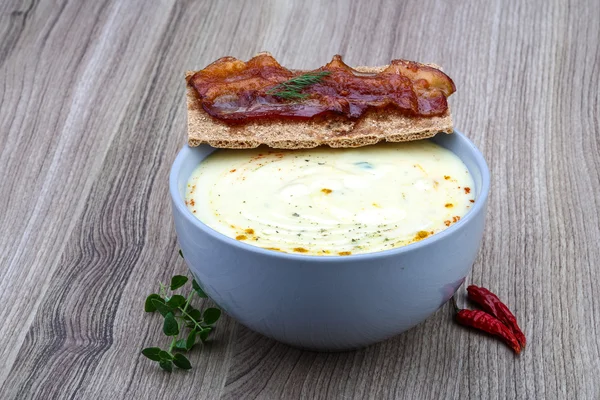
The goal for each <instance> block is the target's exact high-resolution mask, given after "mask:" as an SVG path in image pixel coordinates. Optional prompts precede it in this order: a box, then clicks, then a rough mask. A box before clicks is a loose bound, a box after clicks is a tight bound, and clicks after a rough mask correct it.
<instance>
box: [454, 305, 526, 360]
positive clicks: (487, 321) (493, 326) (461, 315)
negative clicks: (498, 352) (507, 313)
mask: <svg viewBox="0 0 600 400" xmlns="http://www.w3.org/2000/svg"><path fill="white" fill-rule="evenodd" d="M456 320H457V321H458V322H459V323H460V324H461V325H466V326H470V327H472V328H475V329H479V330H481V331H484V332H487V333H489V334H492V335H494V336H498V337H499V338H501V339H502V340H503V341H504V342H505V343H506V344H508V345H509V346H510V347H511V348H512V349H513V350H514V351H515V353H517V354H519V353H521V346H520V345H519V341H518V340H517V338H516V337H515V335H514V334H513V333H512V331H511V330H510V329H508V327H507V326H506V325H504V324H503V323H502V322H501V321H500V320H499V319H497V318H496V317H494V316H492V315H490V314H488V313H486V312H485V311H481V310H466V309H463V310H459V311H458V313H457V314H456Z"/></svg>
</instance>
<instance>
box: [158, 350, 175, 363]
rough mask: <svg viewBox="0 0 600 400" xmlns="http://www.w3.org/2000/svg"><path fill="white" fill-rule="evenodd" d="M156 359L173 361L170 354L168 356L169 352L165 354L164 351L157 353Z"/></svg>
mask: <svg viewBox="0 0 600 400" xmlns="http://www.w3.org/2000/svg"><path fill="white" fill-rule="evenodd" d="M159 350H160V349H159ZM158 357H159V358H160V359H161V360H172V359H173V356H172V355H171V354H169V352H167V351H164V350H160V351H159V352H158Z"/></svg>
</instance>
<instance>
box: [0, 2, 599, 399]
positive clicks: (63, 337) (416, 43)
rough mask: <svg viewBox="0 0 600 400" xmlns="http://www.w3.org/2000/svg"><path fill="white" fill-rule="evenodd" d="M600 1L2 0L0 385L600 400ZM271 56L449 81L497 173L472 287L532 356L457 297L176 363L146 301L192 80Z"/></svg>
mask: <svg viewBox="0 0 600 400" xmlns="http://www.w3.org/2000/svg"><path fill="white" fill-rule="evenodd" d="M599 19H600V3H599V2H598V1H596V0H587V1H584V0H581V1H577V0H573V1H562V0H547V1H542V0H536V1H527V2H525V1H522V2H502V1H493V2H487V1H486V2H483V1H481V2H469V1H453V2H444V1H434V0H423V1H419V2H397V1H385V0H370V1H364V2H363V1H354V2H350V1H347V2H346V1H326V0H322V1H307V0H298V1H283V0H271V1H267V0H265V1H247V0H246V1H244V0H236V1H192V0H190V1H175V0H162V1H159V0H156V1H154V0H153V1H150V0H128V1H110V0H93V1H92V0H90V1H69V2H68V1H64V0H48V1H46V0H24V1H17V0H5V1H2V2H1V3H0V99H1V100H0V143H1V145H0V168H1V170H0V171H1V173H0V209H2V210H3V212H2V213H0V303H1V304H3V307H1V308H0V321H2V323H1V324H0V337H1V338H2V342H3V343H2V346H0V359H1V360H2V362H0V398H2V399H31V398H38V399H63V398H64V399H147V398H161V399H162V398H165V399H190V398H202V399H218V398H224V399H242V398H244V399H246V398H248V399H252V398H260V399H276V398H283V399H296V398H317V399H338V398H339V399H350V398H356V399H365V398H373V399H404V398H405V399H454V398H461V399H467V398H468V399H507V398H510V399H513V398H519V399H533V398H540V399H544V398H546V399H598V398H600V382H599V379H598V377H599V376H600V326H599V325H600V300H599V298H600V217H599V210H600V126H599V125H600V122H599V119H600V104H599V103H600V23H598V21H599ZM260 50H268V51H271V52H272V53H273V54H274V55H275V56H276V57H277V59H278V60H280V61H281V62H282V64H283V65H286V66H292V67H296V68H315V67H318V66H320V65H322V64H324V63H325V62H327V61H329V59H330V57H331V56H332V55H333V54H335V53H340V54H343V55H344V57H345V60H347V62H348V63H349V64H350V65H380V64H386V63H388V62H389V60H390V59H392V58H406V59H413V60H418V61H422V62H434V63H437V64H440V65H442V66H443V67H444V69H445V70H446V71H447V72H448V73H449V75H450V76H452V78H453V79H454V81H455V83H456V86H457V87H458V92H457V93H456V94H455V95H454V96H453V97H452V99H451V102H452V107H453V114H454V119H455V126H456V127H457V128H458V129H459V130H461V131H463V132H465V133H466V134H467V135H468V136H469V137H470V138H471V139H472V140H473V141H474V142H475V143H476V144H477V145H478V146H479V147H480V149H481V150H482V151H483V152H484V154H485V156H486V159H487V161H488V163H489V166H490V170H491V174H492V191H491V196H490V201H489V210H488V220H487V227H486V231H485V236H484V241H483V246H482V249H481V252H480V256H479V258H478V260H477V262H476V264H475V266H474V268H473V273H472V274H471V276H470V277H469V278H468V280H469V282H474V283H477V284H482V285H485V286H487V287H489V288H491V289H492V290H494V291H495V292H497V293H498V295H499V296H500V297H501V298H502V299H504V300H505V301H506V302H507V303H508V304H509V306H510V307H511V308H512V309H513V310H514V311H515V313H516V314H517V316H518V317H519V320H520V321H521V323H522V326H523V328H524V330H525V332H526V334H527V337H528V347H527V349H526V350H525V351H524V352H523V353H522V355H521V356H520V357H515V356H514V355H513V354H511V352H510V350H509V349H508V348H507V347H506V346H504V345H502V344H501V343H499V342H497V341H496V340H493V339H491V338H489V337H487V336H483V335H480V334H477V333H474V332H472V331H467V330H465V329H463V328H461V327H459V326H457V325H455V324H454V323H452V322H451V310H450V309H449V307H448V308H446V307H444V308H442V309H441V310H439V311H438V312H437V313H436V314H435V315H433V316H432V317H430V318H429V319H428V320H427V321H425V322H424V323H422V324H421V325H419V326H418V327H416V328H414V329H412V330H410V331H408V332H406V333H405V334H402V335H399V336H397V337H395V338H393V339H391V340H388V341H386V342H383V343H381V344H378V345H374V346H371V347H369V348H366V349H363V350H359V351H355V352H345V353H313V352H307V351H301V350H297V349H293V348H290V347H287V346H285V345H283V344H279V343H276V342H274V341H272V340H270V339H267V338H265V337H262V336H260V335H258V334H256V333H253V332H251V331H249V330H248V329H246V328H244V327H243V326H241V325H239V324H237V323H236V322H235V321H233V320H231V319H230V318H227V317H226V318H224V319H223V320H221V321H220V322H219V323H218V329H217V330H216V332H215V333H216V334H215V336H214V341H213V342H212V344H211V345H209V346H206V347H205V348H204V349H202V350H201V351H195V352H193V353H192V355H191V361H192V363H193V364H194V366H195V367H194V369H192V370H191V371H189V372H182V371H178V372H177V373H173V374H167V373H163V372H162V371H160V370H159V369H158V368H157V367H156V365H154V363H151V362H149V361H148V360H147V359H145V358H143V357H142V356H141V355H140V354H139V351H140V349H141V348H143V347H146V346H150V345H155V344H161V343H165V339H164V337H163V336H162V334H161V332H160V323H159V322H158V321H157V320H156V319H155V318H153V317H152V316H150V315H146V314H145V313H144V312H143V301H144V298H145V295H147V294H149V293H151V292H152V291H154V290H155V288H156V283H157V281H158V280H163V281H165V280H166V279H168V277H169V276H171V275H173V274H174V273H185V272H186V266H185V264H184V262H183V261H182V260H181V259H180V258H179V257H178V256H177V249H178V248H177V242H176V237H175V232H174V229H173V224H172V218H171V214H170V199H169V195H168V188H167V176H168V171H169V168H170V165H171V163H172V162H173V160H174V158H175V155H176V152H177V151H178V149H179V148H181V147H182V146H183V145H184V143H185V123H186V113H185V97H184V82H183V79H182V77H183V72H184V71H186V70H189V69H198V68H202V67H203V66H205V65H206V64H208V63H209V62H211V61H213V60H215V59H217V58H218V57H220V56H223V55H234V56H236V57H239V58H243V59H247V58H249V57H250V56H252V55H253V54H254V53H256V52H258V51H260Z"/></svg>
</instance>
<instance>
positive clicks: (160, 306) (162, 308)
mask: <svg viewBox="0 0 600 400" xmlns="http://www.w3.org/2000/svg"><path fill="white" fill-rule="evenodd" d="M150 302H151V303H152V305H154V307H156V309H157V310H158V312H159V313H160V315H162V316H163V317H166V316H167V314H168V313H170V312H171V311H172V310H171V307H169V306H168V305H166V304H165V302H164V300H163V299H161V298H158V299H151V300H150Z"/></svg>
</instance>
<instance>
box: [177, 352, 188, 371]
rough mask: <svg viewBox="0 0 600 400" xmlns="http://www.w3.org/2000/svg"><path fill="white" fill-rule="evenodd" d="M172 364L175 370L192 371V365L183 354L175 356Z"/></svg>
mask: <svg viewBox="0 0 600 400" xmlns="http://www.w3.org/2000/svg"><path fill="white" fill-rule="evenodd" d="M173 364H175V365H176V366H177V368H181V369H192V364H190V360H188V359H187V357H186V356H184V355H183V354H175V358H174V359H173Z"/></svg>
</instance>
